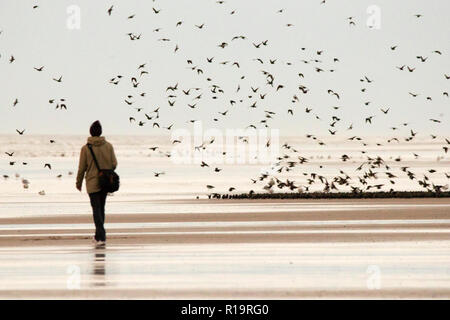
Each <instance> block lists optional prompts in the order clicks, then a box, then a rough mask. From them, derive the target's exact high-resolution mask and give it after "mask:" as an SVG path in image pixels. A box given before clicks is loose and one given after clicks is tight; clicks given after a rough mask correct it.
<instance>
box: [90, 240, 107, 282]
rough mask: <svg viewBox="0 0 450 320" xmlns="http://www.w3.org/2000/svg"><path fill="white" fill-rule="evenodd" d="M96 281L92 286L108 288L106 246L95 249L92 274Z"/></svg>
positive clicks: (97, 246)
mask: <svg viewBox="0 0 450 320" xmlns="http://www.w3.org/2000/svg"><path fill="white" fill-rule="evenodd" d="M91 275H92V276H93V278H94V280H93V281H92V286H94V287H105V286H106V246H105V245H96V246H95V248H94V260H93V268H92V273H91Z"/></svg>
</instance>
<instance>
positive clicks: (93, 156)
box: [87, 143, 100, 171]
mask: <svg viewBox="0 0 450 320" xmlns="http://www.w3.org/2000/svg"><path fill="white" fill-rule="evenodd" d="M87 147H88V148H89V150H91V154H92V158H94V162H95V166H96V167H97V170H98V171H100V166H99V165H98V162H97V158H96V157H95V154H94V150H92V145H91V144H90V143H88V144H87Z"/></svg>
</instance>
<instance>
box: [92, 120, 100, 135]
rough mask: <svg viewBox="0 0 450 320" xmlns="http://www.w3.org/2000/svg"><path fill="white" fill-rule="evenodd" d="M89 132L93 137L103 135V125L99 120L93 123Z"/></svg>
mask: <svg viewBox="0 0 450 320" xmlns="http://www.w3.org/2000/svg"><path fill="white" fill-rule="evenodd" d="M89 132H90V133H91V136H93V137H100V136H101V135H102V125H101V124H100V121H98V120H97V121H95V122H94V123H93V124H91V128H90V129H89Z"/></svg>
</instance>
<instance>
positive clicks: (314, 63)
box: [0, 0, 450, 197]
mask: <svg viewBox="0 0 450 320" xmlns="http://www.w3.org/2000/svg"><path fill="white" fill-rule="evenodd" d="M153 2H155V0H153ZM215 2H216V3H217V4H218V5H224V4H225V3H226V1H215ZM320 4H322V5H323V4H326V1H325V0H323V1H320ZM38 8H39V6H38V5H34V6H33V9H38ZM285 10H286V9H279V10H277V11H276V12H275V14H278V15H282V14H283V13H284V12H285ZM152 13H153V14H155V15H160V14H164V10H163V8H155V7H153V8H152ZM236 13H237V10H236V9H233V10H231V11H230V12H229V15H235V14H236ZM106 14H107V15H108V16H114V15H116V9H115V6H114V5H113V6H111V7H109V8H108V9H107V10H106ZM136 17H137V14H131V15H128V16H127V17H126V19H127V20H131V19H135V18H136ZM414 17H415V18H417V19H421V18H422V17H423V15H422V14H415V15H414ZM347 20H348V23H349V25H350V26H351V27H354V26H356V25H357V23H356V20H355V17H348V18H347ZM174 25H175V29H178V28H182V27H183V25H185V22H184V21H182V20H178V21H176V22H175V23H174ZM285 27H286V28H293V27H295V25H294V24H292V23H285ZM193 28H195V29H197V30H198V31H201V32H203V31H204V30H206V29H207V28H208V26H207V25H206V24H205V23H203V22H201V23H197V24H194V26H193ZM162 30H163V27H157V28H154V29H153V32H154V33H161V32H162ZM2 33H3V30H0V36H1V35H2ZM126 36H127V38H128V39H129V40H130V41H142V40H143V39H144V37H143V36H144V34H142V33H134V32H128V33H127V34H126ZM269 40H270V39H264V40H259V41H251V44H250V46H252V47H253V48H254V50H261V49H262V48H267V47H270V41H269ZM157 41H158V42H161V43H163V44H164V43H171V42H172V40H171V38H170V37H168V36H167V35H165V36H162V37H160V38H159V39H158V40H157ZM235 41H250V40H249V39H248V37H247V36H246V35H242V34H241V35H235V36H233V37H232V38H231V41H227V40H224V41H219V43H218V44H217V48H220V49H221V50H225V49H226V48H229V47H230V46H231V44H232V43H234V42H235ZM172 48H173V54H177V53H178V52H180V50H182V48H181V46H180V44H179V43H176V44H175V45H174V47H172ZM398 48H399V45H398V44H396V45H392V46H390V48H389V49H388V50H390V51H392V52H394V51H397V49H398ZM299 52H300V53H301V54H302V57H301V58H302V59H300V63H301V64H302V65H304V66H305V67H308V66H310V67H311V70H312V72H315V73H317V74H327V73H334V72H335V71H336V69H335V67H331V68H330V67H327V63H326V62H328V63H332V64H333V66H335V65H338V63H339V62H340V60H339V58H337V57H332V58H327V57H326V55H325V54H324V50H322V49H315V50H307V48H305V47H301V48H299ZM305 54H309V57H305V56H304V55H305ZM430 54H431V55H433V56H438V57H439V56H443V55H444V53H443V52H442V51H441V50H430ZM431 55H430V56H424V55H416V57H415V58H416V59H417V61H418V62H419V63H420V64H424V63H426V62H427V61H428V60H429V59H431ZM0 58H1V55H0ZM325 59H328V60H329V61H326V62H324V60H325ZM194 61H195V59H187V60H186V68H188V70H191V71H192V72H193V73H194V74H195V75H197V76H198V77H199V78H200V79H201V80H206V83H207V84H208V89H207V90H204V88H203V86H202V85H199V86H194V87H187V88H181V85H179V83H175V84H171V85H169V86H167V88H166V90H165V93H166V95H167V104H168V107H169V108H170V107H175V105H176V104H177V102H178V98H179V96H180V95H181V96H182V97H184V98H187V99H191V100H190V101H189V102H187V103H186V104H187V107H189V108H190V109H196V108H198V107H199V104H200V103H201V102H204V101H207V102H209V101H208V98H209V99H210V101H220V102H222V101H223V100H225V99H226V101H224V102H223V103H224V105H229V108H228V109H226V110H224V111H219V112H218V114H217V116H214V117H213V121H215V122H218V121H220V120H221V117H226V116H227V115H228V114H229V113H231V112H230V110H235V109H237V107H238V106H242V105H243V106H244V107H245V106H246V107H247V108H248V110H250V111H252V110H255V109H260V108H259V106H260V104H263V103H264V100H265V99H266V97H268V96H271V97H272V96H274V95H276V94H278V93H279V92H285V91H287V90H288V85H287V84H283V83H282V82H281V81H279V80H278V75H277V74H274V73H273V72H271V71H269V70H270V66H271V65H275V64H279V63H280V62H279V60H278V59H277V58H273V59H268V61H266V60H265V59H262V58H258V57H256V58H254V59H252V63H253V64H256V65H260V66H263V65H264V66H267V67H265V68H264V70H261V71H260V74H259V76H260V77H261V78H259V80H260V81H263V82H264V83H265V87H264V88H262V87H261V86H258V85H256V86H252V85H250V88H248V89H249V90H248V91H247V92H245V84H246V83H247V84H248V83H249V82H250V80H247V76H248V75H242V74H241V75H240V76H239V78H238V82H237V83H236V84H235V90H234V92H233V93H230V92H229V91H227V92H226V90H225V89H224V86H222V85H221V84H220V83H219V82H218V80H216V79H213V78H212V77H211V76H206V75H205V73H207V71H208V68H207V66H208V65H210V64H214V63H216V64H218V65H220V66H223V67H226V66H229V67H230V68H232V69H234V70H236V71H239V72H240V70H242V69H241V66H242V64H243V62H242V61H233V60H224V61H216V60H215V57H214V55H208V56H206V57H205V58H204V62H203V63H202V62H199V61H196V62H195V63H194ZM14 63H17V62H16V58H15V57H14V55H10V58H9V64H14ZM246 63H247V62H244V64H246ZM284 64H285V65H286V66H287V67H290V68H291V70H292V68H293V67H294V66H295V65H296V64H295V63H293V62H284ZM33 69H34V70H35V71H36V72H43V71H44V69H45V66H37V67H33ZM396 69H397V70H399V71H406V72H408V73H413V72H415V70H416V69H417V66H414V65H411V64H405V65H401V66H396ZM295 72H296V74H297V75H298V81H299V83H298V84H297V86H296V91H295V92H294V93H291V94H290V95H291V98H290V103H291V104H292V106H290V107H288V108H287V110H286V113H287V114H288V115H290V116H294V113H295V112H297V109H298V107H297V106H298V105H299V104H300V101H301V97H302V96H304V95H308V94H309V93H310V91H311V85H307V83H305V79H306V78H307V74H306V73H305V71H299V70H296V71H295ZM149 74H150V71H149V70H148V69H147V63H141V64H138V65H137V68H136V70H135V71H134V72H133V74H132V75H131V76H123V75H116V76H114V77H112V78H111V79H110V80H109V83H110V84H111V85H113V86H118V85H119V84H120V83H121V82H122V81H123V80H124V79H126V78H127V77H129V82H128V81H127V82H128V84H129V85H130V86H131V89H132V90H133V92H130V93H129V94H128V95H127V96H126V97H125V98H124V99H123V100H124V103H125V104H126V105H127V106H130V107H132V108H133V109H134V111H135V112H137V115H131V116H130V117H129V118H128V121H129V122H130V123H135V124H136V125H137V126H139V127H144V126H145V125H147V124H148V123H151V126H152V128H157V129H163V130H167V131H170V130H171V129H172V128H173V126H174V123H168V124H162V123H161V118H160V109H161V107H159V106H158V107H154V108H153V109H152V110H150V111H148V112H146V111H144V108H142V107H135V105H136V104H139V102H137V101H136V99H145V97H146V96H147V92H145V91H144V90H140V86H141V85H142V84H143V82H144V81H145V79H146V78H147V77H148V75H149ZM250 76H254V74H252V75H250ZM443 77H444V78H445V79H446V80H449V79H450V75H448V74H446V73H444V75H443ZM52 80H53V81H55V82H56V83H62V82H63V81H62V80H63V76H62V75H60V76H58V77H52ZM359 81H360V82H361V84H363V87H362V88H361V89H360V91H361V92H362V93H363V94H364V93H366V92H367V88H368V87H369V86H371V85H372V84H373V83H374V82H375V80H374V79H372V78H371V77H369V76H368V75H362V76H361V78H360V79H359ZM226 94H233V95H234V98H231V99H230V98H228V99H227V98H226ZM327 94H328V95H330V96H332V97H334V98H335V99H336V101H341V98H342V96H343V93H342V92H337V91H335V89H332V88H330V89H328V90H327ZM408 94H409V95H410V96H411V97H412V98H417V97H419V96H421V95H422V94H421V93H416V92H408ZM238 95H243V96H238ZM442 95H443V97H444V98H448V97H449V93H448V91H443V92H442ZM424 96H425V97H426V101H430V102H431V101H433V98H432V97H431V96H429V95H426V94H425V95H424ZM18 104H19V99H18V98H15V100H14V101H13V104H12V107H13V108H15V107H17V105H18ZM49 104H52V105H55V109H56V110H58V109H59V110H67V103H66V98H50V99H49ZM371 104H373V102H372V101H371V100H369V99H366V100H365V101H364V106H365V107H369V106H370V105H371ZM341 108H342V106H332V110H333V112H336V113H337V112H338V110H340V109H341ZM266 109H267V108H266ZM379 110H380V112H381V114H382V115H387V114H388V113H389V112H390V110H391V107H380V108H379ZM313 111H314V108H312V107H309V106H305V107H304V112H305V113H306V114H311V115H312V116H313V119H315V120H317V121H322V118H321V116H320V115H319V114H318V113H315V112H313ZM279 113H280V111H279V110H277V111H274V110H264V117H263V118H262V119H260V120H259V122H258V123H251V124H249V125H248V126H247V127H246V129H257V128H258V126H262V127H265V128H270V121H271V120H273V119H274V118H275V117H276V116H277V115H278V114H279ZM140 114H144V116H143V117H142V118H138V115H140ZM375 117H377V115H376V114H373V115H369V116H366V117H364V119H363V123H364V124H367V125H370V124H372V122H373V121H374V118H375ZM196 121H198V119H190V120H188V122H189V123H194V122H196ZM341 121H342V117H341V116H339V115H338V114H334V115H333V116H332V117H331V119H330V123H329V128H328V129H327V130H328V133H329V134H330V135H331V136H335V135H336V134H337V133H338V129H336V125H339V124H340V122H341ZM429 121H431V122H433V123H435V124H441V120H439V119H436V118H434V117H433V118H429ZM408 126H409V123H407V122H406V123H402V124H400V125H397V126H393V127H391V130H392V131H396V130H398V129H399V127H408ZM352 129H353V123H350V124H349V125H348V126H346V130H347V131H349V130H352ZM16 132H17V133H18V134H19V135H24V133H25V129H21V130H20V129H16ZM416 135H417V132H415V131H414V130H413V129H412V128H410V129H409V135H408V136H407V137H406V138H404V140H405V142H410V141H412V140H413V139H414V138H415V137H416ZM306 137H307V138H308V139H312V140H313V141H316V142H317V143H318V144H319V145H321V146H324V145H326V143H325V142H324V141H322V140H321V139H319V138H318V137H317V136H315V135H312V134H307V135H306ZM431 138H432V139H437V138H438V135H437V134H432V135H431ZM239 139H240V140H242V141H244V142H248V140H247V138H246V137H245V136H243V137H239ZM348 140H349V141H359V142H360V143H361V144H362V145H363V146H364V147H366V146H368V143H367V142H365V141H364V140H363V139H362V138H361V137H358V136H356V135H355V136H352V137H350V138H348ZM394 141H395V142H400V140H399V138H397V137H392V138H390V139H388V140H387V143H392V142H394ZM50 142H51V143H54V140H51V141H50ZM181 142H182V141H180V140H173V141H172V144H177V143H181ZM213 143H214V139H212V140H210V141H206V142H203V143H202V144H201V145H199V146H195V147H194V148H195V150H196V151H202V150H206V148H207V147H208V146H210V145H212V144H213ZM449 145H450V141H449V140H448V139H445V144H444V146H442V150H443V151H444V153H445V154H446V153H447V152H448V149H449ZM269 146H270V140H268V141H267V144H266V147H269ZM377 146H382V145H381V144H380V143H377ZM149 149H150V150H151V151H152V152H158V153H159V154H160V155H162V156H165V157H168V158H169V157H170V156H171V153H170V152H163V151H161V150H159V149H160V148H159V146H153V147H150V148H149ZM282 149H283V150H284V151H285V153H284V154H283V155H282V156H280V157H278V158H277V162H276V163H275V164H274V166H273V168H276V170H275V171H276V173H279V174H281V173H283V172H291V171H292V170H293V169H294V168H295V167H297V166H300V165H302V164H305V163H308V162H309V160H310V159H308V158H307V157H303V156H301V154H300V152H299V151H298V150H296V149H295V148H294V147H293V146H291V145H289V144H287V143H285V144H284V145H283V146H282ZM361 153H362V154H363V155H364V154H366V153H367V151H366V150H362V151H361ZM6 154H7V155H8V156H9V157H13V155H14V152H6ZM223 155H225V152H224V153H223ZM365 156H366V161H364V162H363V163H362V164H360V165H359V167H357V168H356V172H358V176H357V180H358V182H357V183H358V184H359V185H354V184H353V183H352V181H353V179H352V178H351V177H350V176H349V175H348V174H347V173H345V172H344V171H343V170H340V171H339V175H336V176H335V177H334V178H332V179H327V178H326V177H325V176H323V175H320V174H318V173H306V172H303V173H302V175H303V176H304V178H305V179H306V185H304V184H299V183H297V182H295V181H293V180H289V179H286V180H281V179H279V178H277V177H276V176H273V174H269V173H263V174H261V175H260V176H259V177H257V178H255V179H251V181H252V182H253V183H254V184H256V183H258V182H261V183H265V185H264V186H263V190H265V191H268V192H273V189H274V187H277V188H278V189H279V190H283V189H288V190H290V191H301V192H308V191H310V190H309V189H310V187H311V186H312V185H313V184H316V183H319V182H320V183H321V184H322V185H323V191H324V192H331V191H338V190H339V187H341V186H346V187H349V188H350V189H351V190H352V191H353V192H362V191H371V190H381V189H382V188H383V187H384V186H385V185H384V184H382V183H377V182H375V181H374V180H376V179H378V178H379V177H380V176H381V175H383V176H385V177H386V178H387V179H388V180H389V183H390V185H391V188H390V191H394V189H393V188H392V186H393V185H394V184H395V179H396V178H398V176H397V175H395V174H394V173H392V172H391V169H392V168H391V167H390V166H389V165H387V164H386V160H385V159H383V158H381V157H380V156H375V157H372V156H368V155H365ZM414 157H415V158H416V159H417V158H418V157H419V155H418V154H414ZM340 159H341V161H342V162H347V161H349V160H351V157H350V156H348V155H346V154H343V155H342V156H341V158H340ZM401 161H402V159H401V158H400V157H397V158H395V162H401ZM15 163H16V162H15V161H10V162H9V164H10V165H14V164H15ZM22 164H23V165H26V164H27V163H26V162H23V163H22ZM200 166H201V167H210V166H209V164H207V163H206V162H204V161H202V163H201V165H200ZM44 168H48V169H50V170H51V169H52V168H51V164H50V163H45V164H44ZM320 168H322V166H320ZM400 169H401V171H402V172H403V173H404V174H406V176H407V177H408V178H409V179H411V180H415V181H416V182H417V183H418V184H419V185H420V186H421V187H423V188H424V189H426V190H429V191H438V192H439V191H442V190H444V189H446V186H444V185H436V184H434V183H433V182H432V181H431V180H430V178H429V177H428V176H427V175H423V177H421V178H419V177H417V176H416V174H415V173H414V172H412V171H411V168H409V167H407V166H401V167H400ZM376 170H383V172H379V171H376ZM213 171H214V172H216V173H218V172H221V171H222V169H221V168H218V167H215V168H214V169H213ZM428 172H429V173H430V174H434V173H436V170H434V169H429V170H428ZM359 173H361V174H360V175H359ZM70 174H71V173H70ZM164 174H165V172H154V176H155V177H160V176H161V175H164ZM445 176H446V178H447V179H449V177H450V175H449V174H447V173H445ZM59 177H61V175H59ZM4 178H8V177H7V176H6V175H4ZM28 184H29V182H27V183H24V187H25V185H28ZM206 188H207V190H209V191H212V190H214V189H215V186H213V185H207V186H206ZM235 190H236V188H235V187H229V188H228V191H229V192H233V191H235ZM252 193H254V191H253V190H250V194H252ZM217 195H218V194H217V193H212V194H210V197H211V196H212V197H216V196H217Z"/></svg>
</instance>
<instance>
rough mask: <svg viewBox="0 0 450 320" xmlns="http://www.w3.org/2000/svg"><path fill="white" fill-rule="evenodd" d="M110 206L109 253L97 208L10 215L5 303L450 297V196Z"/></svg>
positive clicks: (1, 234)
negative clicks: (96, 220)
mask: <svg viewBox="0 0 450 320" xmlns="http://www.w3.org/2000/svg"><path fill="white" fill-rule="evenodd" d="M8 205H9V208H10V209H11V211H12V212H16V213H17V212H19V211H20V210H17V208H15V206H25V207H26V205H27V204H23V203H16V204H14V203H9V204H8ZM28 205H29V206H34V207H37V206H39V204H36V203H28ZM51 205H55V203H52V204H48V203H47V204H46V203H41V206H43V207H47V208H51ZM71 205H72V206H74V204H70V203H67V202H61V203H59V205H58V207H59V209H60V210H63V211H64V208H65V206H71ZM108 206H109V207H107V210H108V209H110V210H108V212H110V213H107V219H106V230H107V237H108V240H107V244H106V246H105V247H96V246H95V245H94V244H92V243H91V239H92V235H93V232H94V225H93V223H92V217H91V214H90V212H89V211H88V210H86V212H85V213H83V214H81V213H75V214H69V213H66V214H42V215H32V216H30V215H27V214H26V209H25V210H24V212H25V214H12V215H7V214H5V215H3V216H2V218H0V298H2V299H16V298H19V299H22V298H37V299H53V298H64V299H79V298H89V299H91V298H96V299H105V298H108V299H109V298H112V299H127V298H144V299H222V298H223V299H235V298H239V299H252V298H255V299H296V298H425V299H429V298H450V199H448V198H443V199H361V200H285V201H280V200H256V201H255V200H239V201H238V200H231V201H230V200H172V201H167V200H160V201H148V202H145V201H140V202H139V203H136V202H132V201H130V202H126V201H113V202H111V203H110V204H108ZM127 206H129V207H130V208H132V207H133V208H135V207H136V206H139V207H140V208H141V209H140V210H142V211H144V212H137V211H135V212H132V213H124V208H125V207H127ZM144 209H145V210H144ZM4 210H5V209H4ZM145 211H146V212H145ZM49 212H52V210H49ZM69 212H70V210H69ZM130 212H131V210H130Z"/></svg>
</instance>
